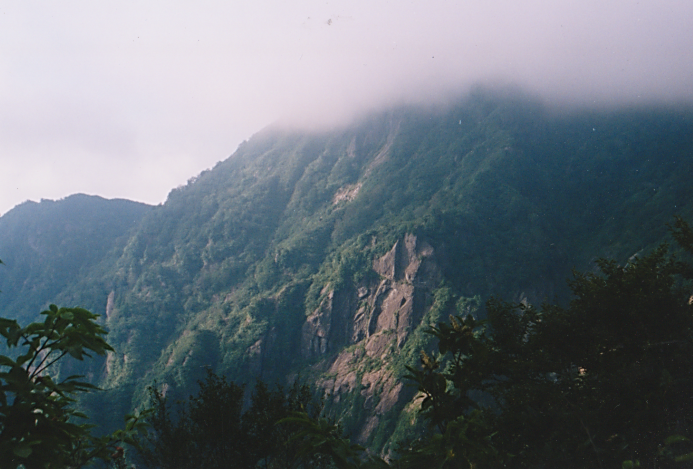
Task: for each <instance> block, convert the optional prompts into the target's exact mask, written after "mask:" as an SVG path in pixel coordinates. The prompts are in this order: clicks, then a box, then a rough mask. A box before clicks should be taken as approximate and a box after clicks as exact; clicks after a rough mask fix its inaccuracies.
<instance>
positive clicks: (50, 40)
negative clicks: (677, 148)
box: [0, 0, 693, 213]
mask: <svg viewBox="0 0 693 469" xmlns="http://www.w3.org/2000/svg"><path fill="white" fill-rule="evenodd" d="M5 3H10V5H7V4H4V5H2V6H0V155H1V158H2V171H1V173H0V213H4V212H6V211H7V210H9V209H10V208H11V207H12V206H14V205H16V204H17V203H20V202H22V201H23V200H26V199H32V200H39V199H40V198H60V197H64V196H66V195H68V194H71V193H75V192H85V193H90V194H98V195H101V196H104V197H121V198H129V199H133V200H140V201H144V202H147V203H154V204H156V203H160V202H162V201H163V200H164V199H165V197H166V194H167V193H168V192H169V191H170V189H172V188H174V187H176V186H178V185H180V184H184V183H185V182H186V180H187V179H188V178H190V177H192V176H195V175H196V174H197V173H199V172H200V171H202V170H204V169H206V168H209V167H211V166H213V165H214V164H215V163H216V162H217V161H220V160H222V159H224V158H226V157H227V156H228V155H230V154H231V153H232V152H233V151H234V150H235V148H236V146H237V145H238V144H239V143H240V142H241V141H242V140H244V139H247V138H249V137H250V136H251V135H252V134H253V133H254V132H256V131H258V130H260V129H261V128H262V127H264V126H266V125H268V124H270V123H273V122H281V123H284V124H285V125H291V126H295V127H299V128H300V127H306V128H315V127H316V126H334V125H340V124H343V123H345V122H348V121H349V120H351V119H354V118H355V117H357V116H358V115H360V114H361V113H363V112H368V111H373V110H377V109H380V108H383V107H386V106H391V105H395V104H400V103H437V102H445V101H446V100H448V99H450V97H451V96H456V95H459V94H461V93H464V92H465V90H467V89H469V88H470V87H471V86H473V85H475V84H478V83H481V84H486V83H503V84H511V85H513V86H520V87H522V88H523V89H525V90H527V91H528V92H530V93H533V94H536V95H537V96H539V97H540V99H542V100H543V101H544V102H545V104H546V105H547V106H552V107H557V108H575V107H595V108H609V107H614V106H622V105H629V106H631V105H651V104H668V105H673V104H680V103H690V102H691V101H693V86H692V85H693V46H692V45H691V44H692V43H691V31H693V3H691V2H688V1H673V0H669V1H667V0H659V1H656V2H655V1H653V0H646V1H626V0H619V1H606V2H604V1H601V2H597V1H592V0H582V1H573V0H566V1H561V2H551V1H538V0H528V1H526V2H513V1H501V0H490V1H489V0H486V1H477V0H467V1H465V2H453V1H430V0H429V1H426V2H423V1H421V2H419V1H404V0H402V1H378V0H373V1H369V2H365V1H349V2H342V1H330V2H325V1H321V2H310V1H294V2H279V1H264V2H263V1H252V2H251V1H245V0H234V1H233V2H228V1H200V2H194V3H193V2H176V1H167V2H163V1H146V0H144V1H137V2H135V1H119V2H113V3H112V4H110V5H106V4H102V3H100V2H88V1H71V0H63V1H59V2H58V1H46V2H41V3H37V2H5Z"/></svg>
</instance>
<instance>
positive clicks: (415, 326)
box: [0, 91, 693, 451]
mask: <svg viewBox="0 0 693 469" xmlns="http://www.w3.org/2000/svg"><path fill="white" fill-rule="evenodd" d="M690 174H693V112H692V111H691V110H688V109H671V108H647V109H645V108H643V109H621V110H618V111H609V112H606V111H603V112H597V111H574V112H571V113H567V112H566V113H557V112H552V111H549V110H547V109H545V108H543V107H542V106H541V104H539V103H537V102H534V101H532V100H531V99H528V98H526V97H521V96H514V95H508V94H505V95H498V94H493V93H489V92H486V91H477V92H474V93H472V94H471V95H469V96H467V97H466V98H464V99H461V100H459V101H456V102H455V103H452V104H450V105H449V106H447V107H444V108H423V107H400V108H394V109H391V110H388V111H386V112H381V113H374V114H372V115H370V116H367V117H365V118H363V119H361V120H360V121H358V122H356V123H354V124H352V125H350V126H347V127H343V128H340V129H336V130H332V131H325V132H300V131H288V130H283V129H280V128H275V127H269V128H267V129H265V130H263V131H261V132H260V133H258V134H257V135H255V136H253V137H252V138H251V139H250V140H248V141H247V142H244V143H243V144H242V145H240V146H239V148H238V150H237V151H236V152H235V153H234V154H233V155H231V156H230V157H229V158H228V159H227V160H225V161H223V162H221V163H219V164H218V165H217V166H215V167H214V168H213V169H211V170H209V171H205V172H203V173H202V174H200V175H199V176H197V177H195V178H193V179H191V180H190V181H189V182H188V184H187V185H185V186H183V187H180V188H177V189H174V190H173V191H172V192H171V193H170V194H169V197H168V199H167V201H166V202H165V203H164V204H163V205H160V206H157V207H148V206H142V205H139V204H134V203H128V202H125V201H104V200H102V199H94V198H88V197H86V196H78V197H77V196H76V197H71V198H67V199H65V200H63V201H58V202H47V201H43V202H41V203H40V204H24V205H22V206H19V207H17V208H16V209H14V210H12V211H11V212H9V213H8V214H6V215H5V216H3V217H2V218H0V240H2V243H0V258H2V259H3V260H4V261H5V262H6V264H7V266H6V267H4V268H3V269H0V276H1V277H0V289H1V290H2V291H3V293H2V295H1V296H0V308H1V309H0V315H2V316H5V317H14V316H16V315H21V316H22V317H31V316H29V315H34V317H35V314H36V313H37V312H38V311H39V310H40V308H41V307H43V306H44V305H45V304H46V303H48V302H56V303H61V304H63V305H65V306H73V305H81V306H86V307H88V308H90V309H91V310H93V311H94V312H96V313H99V314H101V315H102V316H103V320H104V323H105V325H106V326H107V328H108V329H109V331H110V335H109V342H110V343H111V344H112V345H113V346H114V347H115V349H116V353H114V354H111V355H110V356H109V358H108V360H106V362H105V363H104V362H95V363H92V364H90V365H89V367H88V368H87V369H86V371H85V372H86V373H88V374H89V376H90V377H92V378H93V379H94V380H95V381H96V383H97V384H99V385H100V386H101V387H103V388H104V389H105V391H104V392H102V393H98V394H95V395H93V396H91V397H90V398H89V399H87V400H86V401H85V402H84V403H83V405H84V406H85V407H86V408H87V410H88V411H89V412H90V413H91V414H92V415H93V414H99V415H100V417H99V419H100V421H102V422H105V423H106V424H107V425H111V426H112V425H116V424H118V423H119V422H120V416H121V415H123V414H125V413H127V412H129V411H130V410H131V409H132V407H134V406H137V405H139V404H141V402H143V400H144V399H145V398H146V387H147V386H150V385H152V384H153V383H156V385H157V386H160V387H161V388H162V389H165V390H166V391H167V392H168V393H171V395H173V396H185V395H186V394H188V393H190V392H191V391H194V389H195V386H194V383H195V381H196V380H197V379H200V378H201V377H202V376H203V375H204V370H205V368H207V367H211V368H213V369H214V370H215V371H216V372H217V373H221V374H224V375H227V376H229V377H230V378H231V379H234V380H237V381H239V382H246V383H250V382H252V381H253V380H254V379H257V378H262V379H264V380H265V381H269V382H274V381H276V382H282V383H284V382H286V381H287V380H293V379H301V380H305V381H308V382H311V383H315V385H316V387H317V389H318V390H319V391H320V392H321V393H324V395H326V396H327V397H326V404H325V405H326V411H327V412H328V413H329V414H331V415H333V416H335V417H336V418H339V419H341V421H342V423H343V425H344V428H345V429H346V430H347V431H348V432H350V433H351V434H352V436H353V437H354V438H355V439H356V440H357V441H359V442H361V443H363V444H366V445H368V446H369V447H371V448H373V449H374V450H376V451H380V450H387V449H388V448H390V445H392V443H393V442H394V441H395V440H396V439H397V438H399V437H403V436H406V435H405V433H404V432H405V428H408V426H406V425H404V423H405V422H408V421H410V420H411V419H412V418H413V416H414V414H415V407H416V404H415V403H410V402H411V398H412V396H413V392H414V390H413V389H412V388H408V387H406V386H404V382H403V379H402V376H403V374H404V373H405V365H412V364H415V363H416V362H417V360H418V356H419V352H420V350H421V349H428V348H430V347H431V340H430V336H429V335H428V334H426V333H425V331H426V329H427V327H428V326H429V325H431V324H433V323H435V322H436V321H437V320H439V319H444V318H445V317H447V315H448V314H449V313H451V312H455V311H460V312H464V311H468V312H472V313H475V314H478V315H483V314H484V311H483V304H484V302H485V300H486V299H488V298H489V297H490V296H492V295H497V296H500V297H503V298H505V299H508V300H514V301H529V302H532V303H540V302H542V301H544V300H549V301H557V302H564V301H566V300H567V298H568V292H569V290H568V288H567V286H566V279H567V278H568V277H569V276H570V273H571V269H572V268H578V269H582V270H584V269H592V268H593V266H592V261H593V260H594V259H595V258H596V257H599V256H608V257H612V258H615V259H616V260H618V261H619V262H626V261H627V260H628V259H629V258H630V257H631V256H633V255H637V254H638V253H640V252H642V251H646V250H648V249H650V248H652V247H653V246H655V245H657V244H658V243H660V242H661V241H662V240H666V239H667V228H666V224H667V223H668V222H671V221H672V219H673V216H674V215H681V216H683V217H685V218H690V216H691V214H692V212H693V206H692V205H691V203H690V201H691V200H692V198H691V195H692V193H691V192H692V189H691V184H690V180H689V178H690V176H689V175H690ZM80 204H81V205H80ZM107 206H108V207H109V208H108V209H106V207H107ZM85 207H90V208H89V209H88V210H87V209H86V208H85Z"/></svg>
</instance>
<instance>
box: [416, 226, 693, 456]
mask: <svg viewBox="0 0 693 469" xmlns="http://www.w3.org/2000/svg"><path fill="white" fill-rule="evenodd" d="M673 234H674V236H675V238H676V239H677V240H678V241H679V244H680V245H681V246H682V247H683V248H685V249H686V250H687V251H688V252H689V253H691V252H693V250H691V247H692V246H693V243H691V240H693V236H691V230H690V228H689V227H688V225H687V224H685V223H684V222H683V221H682V220H680V219H679V220H677V222H676V225H675V227H674V229H673ZM597 265H598V267H599V270H600V272H599V273H575V275H574V278H573V280H572V281H571V282H570V287H571V289H572V291H573V293H574V299H573V300H572V301H571V302H570V304H569V305H568V306H567V307H566V308H563V307H560V306H556V305H548V304H546V305H543V306H541V307H540V308H535V307H533V306H529V305H525V304H511V303H507V302H503V301H498V300H491V301H489V302H488V304H487V312H488V319H487V320H485V321H478V320H476V319H475V318H474V317H472V316H467V317H464V318H463V317H460V316H450V322H449V323H441V324H438V325H437V326H436V327H435V328H433V329H432V331H431V332H432V333H433V334H434V335H435V336H436V338H437V339H438V352H439V353H438V354H437V355H436V356H435V357H431V356H428V355H427V354H425V353H422V360H421V365H422V366H421V368H420V369H410V371H411V378H412V379H414V380H415V381H416V383H417V384H418V386H419V390H420V392H421V394H422V396H423V400H422V410H423V413H424V415H425V416H426V418H427V419H428V420H429V422H430V423H431V424H432V425H433V426H434V427H435V429H436V430H437V431H436V432H435V434H434V435H433V436H431V437H429V438H428V439H427V440H426V441H424V442H420V446H418V447H417V448H416V451H413V452H412V451H409V455H410V459H420V456H421V454H422V453H423V454H425V455H427V456H429V460H435V461H436V462H437V464H438V465H439V467H458V466H459V465H460V464H461V463H462V462H463V463H464V464H463V465H464V466H470V467H474V466H475V465H476V466H484V467H492V466H499V467H501V466H506V465H507V466H511V467H585V468H587V467H620V466H621V465H622V464H623V465H624V467H635V466H640V465H642V466H645V467H668V465H671V464H674V463H675V462H676V461H678V462H681V461H684V460H687V459H689V457H690V456H689V453H687V451H689V450H690V449H689V448H687V447H686V444H687V438H686V436H690V435H691V433H692V431H693V401H691V397H692V396H691V389H692V387H691V386H692V385H693V371H692V370H693V306H691V299H690V298H691V297H690V292H691V290H690V288H691V285H690V281H689V280H690V278H691V275H690V273H691V269H690V266H689V265H687V264H684V263H682V262H680V261H678V260H677V259H676V258H675V257H674V256H671V255H669V254H668V250H667V247H666V246H662V247H660V248H658V249H656V250H654V251H653V252H652V253H650V254H648V255H645V256H642V257H640V258H635V259H632V260H631V261H630V262H629V263H628V264H626V265H625V266H619V265H617V264H616V263H615V262H614V261H608V260H599V261H597ZM412 455H413V456H416V457H411V456H412ZM624 461H625V463H624Z"/></svg>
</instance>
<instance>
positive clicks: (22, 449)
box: [12, 444, 33, 459]
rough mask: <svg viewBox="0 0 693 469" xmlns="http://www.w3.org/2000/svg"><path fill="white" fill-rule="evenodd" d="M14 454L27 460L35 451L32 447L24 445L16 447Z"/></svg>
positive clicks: (13, 450)
mask: <svg viewBox="0 0 693 469" xmlns="http://www.w3.org/2000/svg"><path fill="white" fill-rule="evenodd" d="M12 452H13V453H14V454H16V455H17V456H19V457H20V458H24V459H26V458H28V457H29V456H31V453H32V452H33V450H32V449H31V446H29V445H27V444H23V445H19V446H16V447H14V448H13V449H12Z"/></svg>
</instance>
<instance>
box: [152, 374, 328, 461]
mask: <svg viewBox="0 0 693 469" xmlns="http://www.w3.org/2000/svg"><path fill="white" fill-rule="evenodd" d="M198 385H199V391H198V393H197V394H196V395H194V396H190V397H189V398H188V400H187V401H185V402H178V403H177V404H178V408H177V411H176V412H173V411H172V408H171V407H172V406H171V404H170V403H169V398H168V397H167V396H166V395H164V393H163V392H162V391H159V390H157V389H156V388H154V387H152V388H150V399H151V400H150V402H151V407H152V409H153V413H152V414H151V415H150V416H149V418H148V423H149V424H150V431H149V433H148V434H147V435H146V436H144V437H142V438H141V439H140V446H139V448H138V454H139V456H140V459H141V461H142V462H143V463H144V464H145V465H146V466H147V467H150V468H161V469H178V468H189V467H205V468H234V467H238V468H249V467H260V468H267V469H270V468H272V469H274V468H277V469H294V468H299V467H320V466H319V464H317V463H318V460H317V459H316V458H313V457H312V456H307V457H306V456H304V455H303V454H302V453H301V452H300V448H299V444H298V442H297V441H295V438H293V436H294V434H295V433H296V432H297V431H298V428H299V427H298V426H297V425H296V424H294V423H291V422H284V421H282V419H285V418H286V417H288V416H289V415H290V414H291V413H292V412H297V411H300V410H304V411H307V412H310V414H311V415H312V416H317V414H318V413H319V411H320V408H321V406H320V405H318V404H316V403H315V402H314V401H313V396H312V392H311V391H310V388H309V387H308V386H306V385H300V384H298V383H296V384H294V385H293V386H292V387H291V388H290V389H289V390H288V391H285V390H284V389H283V388H281V387H279V386H278V387H276V388H275V389H273V390H271V389H269V388H268V387H267V385H266V384H264V383H262V382H258V383H257V385H256V386H255V389H254V392H253V393H252V395H251V397H250V405H249V406H248V407H247V409H245V410H244V402H245V398H244V394H245V393H244V391H245V389H244V387H243V386H240V385H237V384H235V383H233V382H228V381H227V380H226V379H225V378H224V377H219V376H217V375H216V374H215V373H214V372H212V371H211V370H207V377H206V378H205V380H204V381H198Z"/></svg>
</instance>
